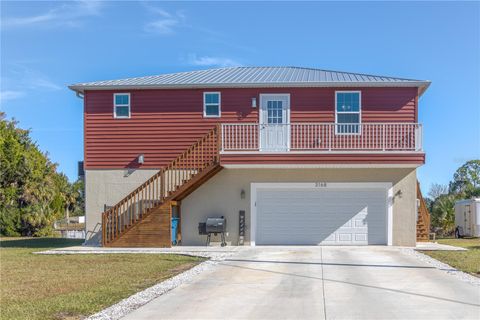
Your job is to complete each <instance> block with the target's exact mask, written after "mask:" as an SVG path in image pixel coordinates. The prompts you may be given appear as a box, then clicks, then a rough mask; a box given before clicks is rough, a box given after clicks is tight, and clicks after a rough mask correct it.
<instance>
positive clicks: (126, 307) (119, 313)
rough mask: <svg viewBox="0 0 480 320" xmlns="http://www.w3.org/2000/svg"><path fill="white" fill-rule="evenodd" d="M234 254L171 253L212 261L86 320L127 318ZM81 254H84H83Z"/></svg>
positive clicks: (138, 293)
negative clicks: (205, 258)
mask: <svg viewBox="0 0 480 320" xmlns="http://www.w3.org/2000/svg"><path fill="white" fill-rule="evenodd" d="M60 252H61V251H60ZM60 252H59V251H56V252H55V253H52V252H50V253H44V254H62V253H60ZM77 253H78V252H77ZM85 253H87V252H85ZM88 253H91V252H88ZM112 253H115V252H112ZM139 253H144V252H139ZM164 253H165V252H161V254H164ZM234 253H236V252H192V251H185V252H183V251H182V252H169V253H167V254H180V255H181V254H183V255H191V256H197V257H207V258H210V260H207V261H204V262H202V263H200V264H198V265H196V266H195V267H193V268H191V269H189V270H187V271H185V272H182V273H180V274H177V275H176V276H174V277H172V278H169V279H167V280H165V281H162V282H160V283H158V284H156V285H154V286H152V287H150V288H147V289H145V290H143V291H140V292H137V293H135V294H133V295H131V296H130V297H128V298H125V299H123V300H121V301H120V302H118V303H116V304H114V305H112V306H110V307H108V308H106V309H104V310H102V311H100V312H97V313H95V314H93V315H91V316H89V317H88V318H86V319H87V320H116V319H120V318H122V317H124V316H126V315H127V314H128V313H130V312H132V311H134V310H136V309H138V308H140V307H141V306H143V305H144V304H147V303H148V302H150V301H152V300H153V299H155V298H158V297H160V296H161V295H163V294H165V293H167V292H169V291H170V290H173V289H175V288H176V287H178V286H180V285H181V284H184V283H188V282H190V281H192V280H193V279H194V278H195V277H196V276H198V275H199V274H200V273H202V272H205V271H207V270H209V269H211V268H213V267H214V266H215V265H217V264H218V262H219V261H222V260H224V259H225V258H226V257H229V256H231V255H233V254H234ZM67 254H72V252H67ZM81 254H83V252H82V253H81ZM159 254H160V253H159Z"/></svg>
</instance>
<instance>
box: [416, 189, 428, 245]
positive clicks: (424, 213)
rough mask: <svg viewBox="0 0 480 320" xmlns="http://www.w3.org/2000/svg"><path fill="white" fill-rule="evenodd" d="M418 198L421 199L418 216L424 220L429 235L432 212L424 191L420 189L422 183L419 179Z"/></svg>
mask: <svg viewBox="0 0 480 320" xmlns="http://www.w3.org/2000/svg"><path fill="white" fill-rule="evenodd" d="M417 199H418V200H419V201H420V206H419V208H418V218H419V219H421V220H422V221H423V224H424V225H425V228H426V232H427V236H428V234H429V233H430V212H429V211H428V207H427V203H426V202H425V199H424V198H423V195H422V191H421V190H420V183H419V182H418V181H417Z"/></svg>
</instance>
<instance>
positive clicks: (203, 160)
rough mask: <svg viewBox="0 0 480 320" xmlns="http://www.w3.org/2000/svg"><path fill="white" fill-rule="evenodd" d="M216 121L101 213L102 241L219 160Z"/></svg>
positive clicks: (111, 237)
mask: <svg viewBox="0 0 480 320" xmlns="http://www.w3.org/2000/svg"><path fill="white" fill-rule="evenodd" d="M220 130H221V128H220V125H217V126H216V127H215V128H213V129H212V130H211V131H209V132H208V133H207V134H206V135H205V136H203V137H202V138H200V139H199V140H198V141H196V142H195V143H194V144H192V145H191V146H190V147H189V148H188V149H187V150H185V151H184V152H182V153H181V154H180V155H179V156H178V157H176V158H175V159H174V160H172V161H171V162H170V163H169V164H168V165H167V166H166V167H164V168H162V169H160V170H159V171H158V172H157V173H156V174H154V175H153V176H152V177H151V178H149V179H148V180H147V181H145V182H144V183H142V184H141V185H140V186H139V187H138V188H136V189H135V190H133V191H132V192H131V193H129V194H128V195H127V196H126V197H125V198H123V199H122V200H120V201H119V202H118V203H117V204H116V205H114V206H113V207H111V208H109V209H108V210H106V211H105V212H103V213H102V245H103V246H105V245H107V244H108V243H111V242H112V241H114V240H115V239H117V238H118V237H119V236H120V235H122V234H123V233H124V232H126V231H127V230H128V229H129V228H131V227H132V226H133V225H135V224H136V223H137V222H139V221H140V220H142V219H143V218H144V217H145V216H146V215H147V214H149V213H150V211H151V210H152V209H154V208H155V207H157V206H159V205H161V204H163V203H164V202H165V201H166V200H169V199H172V198H173V197H174V196H175V192H176V191H177V190H179V189H180V188H181V187H182V186H183V185H184V184H185V183H187V182H188V181H190V180H191V179H193V178H194V177H195V176H196V175H197V174H199V173H201V172H202V171H203V170H205V169H206V168H208V167H209V166H213V165H215V164H218V163H220V158H219V157H220V137H221V134H220Z"/></svg>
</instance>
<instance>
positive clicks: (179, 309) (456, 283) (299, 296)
mask: <svg viewBox="0 0 480 320" xmlns="http://www.w3.org/2000/svg"><path fill="white" fill-rule="evenodd" d="M479 317H480V287H479V286H475V285H472V284H469V283H466V282H462V281H460V280H458V279H456V278H455V277H452V276H450V275H448V274H446V273H445V272H444V271H440V270H437V269H435V268H434V267H432V266H431V265H428V264H426V263H424V262H421V261H419V260H418V259H416V258H415V257H414V256H411V255H406V254H403V253H402V252H401V250H400V249H398V248H391V247H373V246H372V247H255V248H245V249H244V250H240V251H238V252H237V253H236V254H234V255H232V256H231V257H228V258H226V260H224V261H221V262H218V264H217V265H216V266H215V267H214V268H212V269H210V270H208V271H206V272H203V273H201V274H200V275H199V276H198V277H197V278H196V279H195V280H193V281H191V282H189V283H185V284H183V285H181V286H179V287H177V288H176V289H174V290H172V291H171V292H169V293H167V294H165V295H163V296H160V297H159V298H156V299H154V300H153V301H151V302H150V303H147V304H146V305H144V306H143V307H140V308H139V309H137V310H135V311H133V312H132V313H130V314H129V315H127V316H126V317H125V318H124V319H136V320H139V319H156V318H162V319H299V318H300V319H393V318H395V319H407V318H408V319H478V318H479Z"/></svg>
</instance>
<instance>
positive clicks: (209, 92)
mask: <svg viewBox="0 0 480 320" xmlns="http://www.w3.org/2000/svg"><path fill="white" fill-rule="evenodd" d="M207 94H218V115H207ZM208 105H216V103H208ZM221 116H222V94H221V93H220V92H219V91H206V92H204V93H203V117H204V118H220V117H221Z"/></svg>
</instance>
